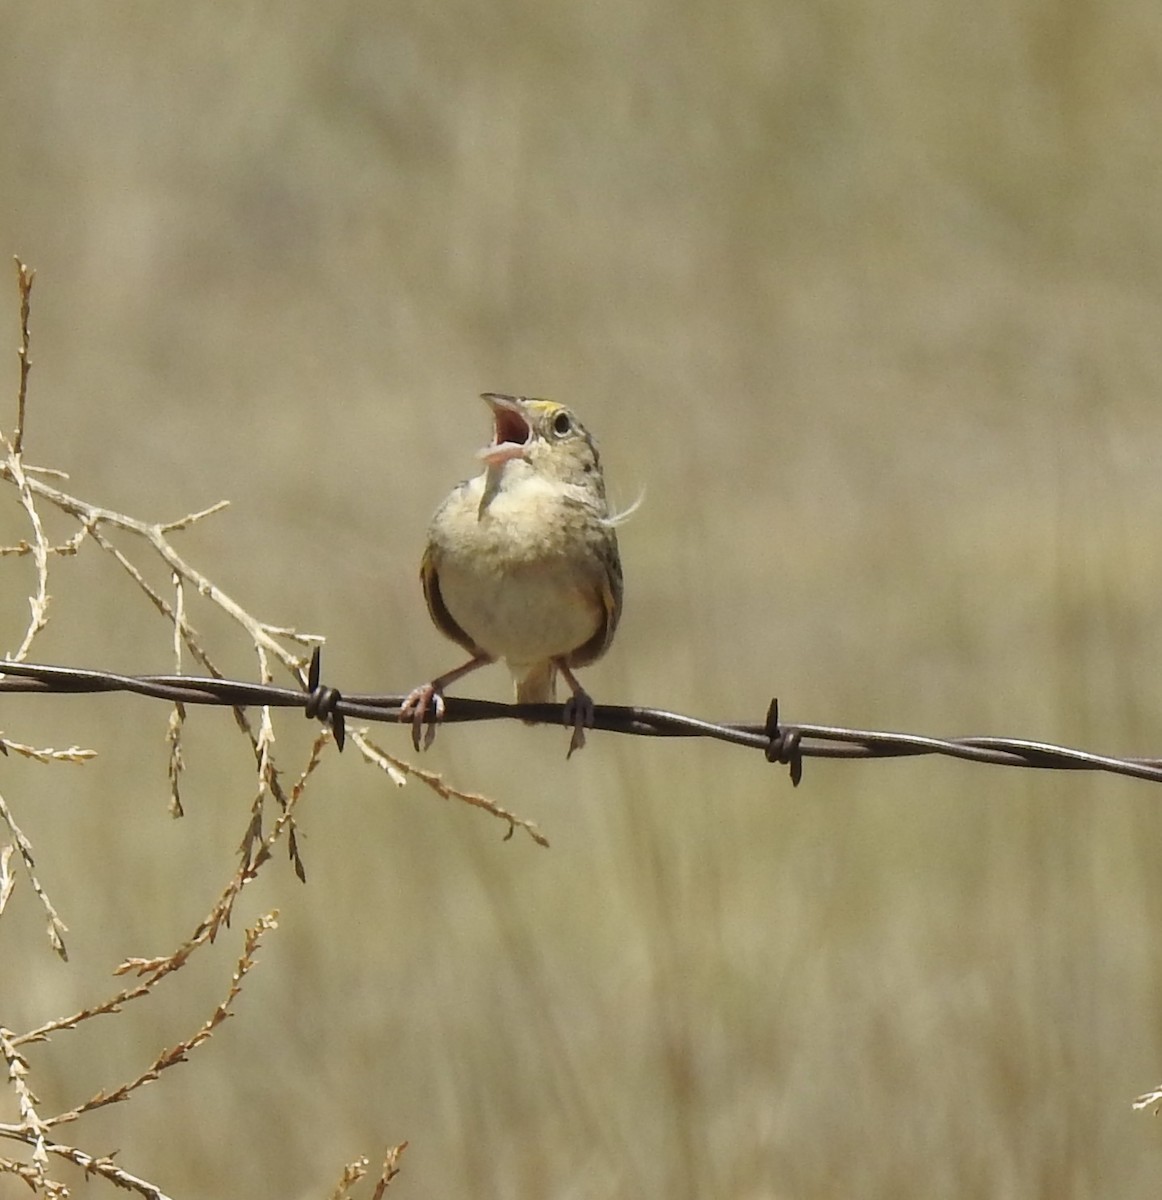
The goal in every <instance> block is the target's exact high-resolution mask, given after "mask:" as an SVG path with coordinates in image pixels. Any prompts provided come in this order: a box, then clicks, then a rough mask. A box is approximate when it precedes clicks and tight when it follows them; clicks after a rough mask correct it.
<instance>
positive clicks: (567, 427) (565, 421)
mask: <svg viewBox="0 0 1162 1200" xmlns="http://www.w3.org/2000/svg"><path fill="white" fill-rule="evenodd" d="M553 432H554V433H555V434H556V435H557V436H558V437H564V436H565V434H567V433H572V432H573V418H572V417H571V416H569V414H568V413H567V412H559V413H557V415H556V416H555V417H554V418H553Z"/></svg>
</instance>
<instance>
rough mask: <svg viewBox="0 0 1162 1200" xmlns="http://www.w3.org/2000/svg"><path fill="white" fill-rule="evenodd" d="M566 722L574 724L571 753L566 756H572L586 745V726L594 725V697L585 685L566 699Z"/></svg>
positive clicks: (570, 746) (570, 744)
mask: <svg viewBox="0 0 1162 1200" xmlns="http://www.w3.org/2000/svg"><path fill="white" fill-rule="evenodd" d="M565 724H566V725H572V726H573V737H572V738H571V739H570V741H569V753H568V754H566V755H565V757H566V758H572V757H573V751H574V750H580V749H581V747H582V746H584V745H585V730H586V728H587V727H591V726H592V725H593V699H592V697H591V696H590V695H589V693H588V692H587V691H586V690H585V689H584V688H583V687H580V686H579V687H578V688H577V689H576V691H574V693H573V694H572V695H571V696H570V697H569V699H568V700H566V701H565Z"/></svg>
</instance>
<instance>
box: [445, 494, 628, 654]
mask: <svg viewBox="0 0 1162 1200" xmlns="http://www.w3.org/2000/svg"><path fill="white" fill-rule="evenodd" d="M483 478H484V477H480V478H479V479H475V480H471V481H470V482H469V483H468V484H467V485H465V487H464V489H463V491H462V493H461V497H460V501H459V504H458V506H457V507H458V508H459V510H460V511H459V513H458V514H453V513H447V514H445V517H446V518H447V519H444V520H442V519H441V517H440V515H438V516H437V520H436V522H435V523H434V527H433V530H432V533H433V535H434V540H435V542H436V544H437V545H438V548H439V552H438V562H439V568H438V569H439V577H440V594H441V596H442V598H443V601H444V604H445V606H446V607H447V609H448V612H449V614H450V615H451V616H452V618H453V620H455V621H456V623H457V624H458V625H459V626H460V627H461V628H462V629H463V630H464V631H465V633H467V634H468V635H469V636H470V637H471V638H472V640H473V641H474V642H476V644H477V645H479V646H480V647H481V648H482V649H484V650H486V651H487V652H488V653H489V654H491V655H493V656H494V657H496V658H503V659H505V660H507V662H508V663H509V665H510V666H512V667H514V668H518V667H521V666H524V665H530V664H533V663H537V662H543V661H544V660H545V659H548V658H557V657H562V656H565V655H568V654H569V653H570V652H571V651H573V650H576V649H577V648H578V647H579V646H582V645H584V644H585V643H586V642H587V641H589V639H590V638H592V637H593V636H594V634H595V633H596V632H597V630H598V629H599V628H600V627H601V624H602V622H603V621H604V620H605V613H604V609H603V602H602V599H601V595H602V593H601V587H600V579H601V571H602V570H603V568H602V567H601V565H600V563H598V562H597V561H595V558H594V555H593V551H592V547H591V545H590V543H589V542H588V540H587V539H586V538H585V537H584V535H583V523H584V521H585V520H586V519H588V520H592V519H593V517H592V514H588V515H587V514H584V513H582V512H579V511H578V510H577V507H576V505H575V504H563V503H562V499H561V492H560V489H559V488H551V487H544V486H542V485H541V483H540V481H539V480H535V479H534V480H530V481H529V483H528V485H527V486H523V487H521V488H519V489H517V488H509V489H506V490H505V492H503V493H499V494H497V495H496V496H493V497H490V498H489V499H488V500H487V502H486V503H485V504H483V505H482V504H481V500H482V498H483V496H484V484H483ZM465 518H467V519H465Z"/></svg>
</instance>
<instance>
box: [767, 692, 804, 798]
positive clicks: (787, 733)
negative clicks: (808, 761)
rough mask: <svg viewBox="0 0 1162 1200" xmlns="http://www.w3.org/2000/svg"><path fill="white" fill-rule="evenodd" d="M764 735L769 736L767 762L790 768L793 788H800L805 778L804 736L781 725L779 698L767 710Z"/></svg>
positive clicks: (790, 727)
mask: <svg viewBox="0 0 1162 1200" xmlns="http://www.w3.org/2000/svg"><path fill="white" fill-rule="evenodd" d="M763 733H765V734H766V735H767V748H766V751H765V753H766V757H767V762H769V763H782V764H783V766H785V767H790V768H791V786H792V787H798V786H799V783H800V781H801V780H802V778H803V751H802V744H803V734H802V732H801V731H800V730H798V729H796V728H794V727H793V726H790V725H780V724H779V700H778V697H775V699H773V700H772V701H771V704H770V707H769V708H768V709H767V719H766V723H765V724H764V726H763Z"/></svg>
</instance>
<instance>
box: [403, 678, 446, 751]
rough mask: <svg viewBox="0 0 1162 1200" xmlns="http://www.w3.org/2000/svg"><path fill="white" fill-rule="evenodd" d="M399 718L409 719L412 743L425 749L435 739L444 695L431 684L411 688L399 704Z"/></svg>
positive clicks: (442, 716) (442, 710)
mask: <svg viewBox="0 0 1162 1200" xmlns="http://www.w3.org/2000/svg"><path fill="white" fill-rule="evenodd" d="M399 719H400V720H401V721H407V720H409V719H410V720H411V723H412V745H413V746H414V747H415V748H416V750H417V751H418V750H420V749H423V750H426V749H427V748H428V747H429V746H430V745H431V744H432V743H433V742H434V741H435V740H436V726H437V725H438V724H439V723H440V722H441V721H442V720H443V719H444V697H443V696H442V695H441V694H440V691H439V689H438V688H436V687H435V686H434V685H433V684H430V683H425V684H422V685H421V686H420V687H418V688H413V689H412V690H411V691H410V692H408V694H407V695H406V696H405V697H404V701H403V703H402V704H401V705H400V706H399Z"/></svg>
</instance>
